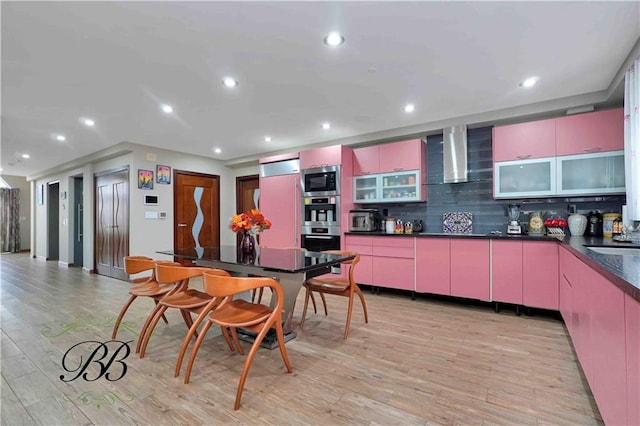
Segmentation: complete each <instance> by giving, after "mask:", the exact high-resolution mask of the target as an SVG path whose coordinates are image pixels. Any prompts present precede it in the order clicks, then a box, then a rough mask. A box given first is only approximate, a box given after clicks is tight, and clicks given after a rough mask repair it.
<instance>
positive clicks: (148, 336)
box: [140, 305, 167, 359]
mask: <svg viewBox="0 0 640 426" xmlns="http://www.w3.org/2000/svg"><path fill="white" fill-rule="evenodd" d="M158 306H161V308H160V310H159V311H158V312H157V313H156V314H155V315H154V318H153V321H152V322H151V324H150V325H149V328H148V330H147V332H146V333H145V336H144V340H143V341H142V346H140V359H142V358H144V353H145V351H146V350H147V345H148V344H149V339H151V335H152V334H153V330H154V329H155V328H156V325H158V321H160V317H161V316H162V314H163V313H164V311H166V310H167V306H165V305H158Z"/></svg>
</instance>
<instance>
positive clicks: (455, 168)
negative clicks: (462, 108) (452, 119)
mask: <svg viewBox="0 0 640 426" xmlns="http://www.w3.org/2000/svg"><path fill="white" fill-rule="evenodd" d="M443 136H444V140H443V145H444V151H443V159H444V183H461V182H466V181H467V126H466V125H464V124H460V125H457V126H451V127H445V128H444V129H443Z"/></svg>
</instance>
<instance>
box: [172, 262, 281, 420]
mask: <svg viewBox="0 0 640 426" xmlns="http://www.w3.org/2000/svg"><path fill="white" fill-rule="evenodd" d="M258 288H269V289H270V290H271V291H272V292H273V294H274V295H275V297H276V301H275V306H274V307H273V308H270V307H269V306H266V305H262V304H259V303H252V302H248V301H246V300H243V299H233V296H234V295H236V294H239V293H242V292H246V291H250V290H253V289H258ZM204 289H205V291H206V292H207V293H208V294H209V296H211V297H213V298H220V299H221V301H220V303H219V304H218V305H217V306H216V308H215V309H214V310H212V311H211V312H210V313H209V314H208V316H207V319H206V322H205V324H204V326H203V327H202V331H201V332H200V335H199V336H198V339H197V340H196V343H195V345H194V346H193V348H192V349H191V356H190V357H189V363H188V364H187V371H186V373H185V377H184V383H189V378H190V376H191V369H192V368H193V363H194V361H195V359H196V355H197V354H198V349H200V346H201V344H202V341H203V340H204V336H205V335H206V333H207V331H208V330H209V328H210V327H211V326H212V325H214V324H215V325H218V326H220V327H221V329H222V330H223V335H226V332H227V330H228V331H230V332H231V336H232V339H233V342H234V343H235V346H236V348H237V349H238V352H239V353H240V354H242V347H241V346H240V342H239V341H238V334H237V333H236V328H238V327H240V328H242V329H245V330H249V331H252V332H254V333H257V336H256V338H255V340H254V342H253V345H252V346H251V349H250V350H249V354H248V355H247V359H246V360H245V362H244V367H243V368H242V374H241V375H240V382H239V384H238V390H237V392H236V400H235V404H234V406H233V409H234V410H237V409H239V408H240V399H241V398H242V390H243V389H244V384H245V381H246V380H247V375H248V374H249V369H250V368H251V363H252V361H253V359H254V358H255V356H256V353H257V352H258V348H259V347H260V343H261V342H262V340H263V339H264V337H265V335H266V334H267V332H268V331H269V329H271V328H272V327H273V328H275V330H276V336H277V338H278V347H279V348H280V354H281V355H282V359H283V361H284V365H285V367H286V369H287V372H288V373H291V372H292V371H293V370H292V369H291V363H290V362H289V357H288V356H287V350H286V348H285V345H284V333H283V331H282V309H283V304H284V292H283V290H282V287H281V286H280V283H278V282H277V281H276V280H274V279H273V278H261V277H224V276H220V275H216V274H214V273H212V272H210V271H206V272H205V273H204ZM225 339H228V336H225ZM227 343H228V342H227Z"/></svg>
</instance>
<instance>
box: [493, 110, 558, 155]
mask: <svg viewBox="0 0 640 426" xmlns="http://www.w3.org/2000/svg"><path fill="white" fill-rule="evenodd" d="M555 155H556V121H555V119H552V120H541V121H532V122H530V123H522V124H513V125H510V126H500V127H494V128H493V161H494V162H497V161H518V160H529V159H533V158H544V157H555Z"/></svg>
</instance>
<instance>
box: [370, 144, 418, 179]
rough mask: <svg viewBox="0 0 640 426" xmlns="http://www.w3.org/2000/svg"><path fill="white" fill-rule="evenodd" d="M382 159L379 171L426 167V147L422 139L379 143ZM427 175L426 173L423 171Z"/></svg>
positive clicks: (387, 171)
mask: <svg viewBox="0 0 640 426" xmlns="http://www.w3.org/2000/svg"><path fill="white" fill-rule="evenodd" d="M378 146H379V148H380V153H379V156H380V160H379V168H378V173H391V172H403V171H409V170H423V171H424V170H425V169H426V158H427V154H426V147H427V145H426V144H425V143H424V142H422V141H421V140H420V139H412V140H408V141H402V142H394V143H388V144H382V145H378ZM423 175H426V173H423Z"/></svg>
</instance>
